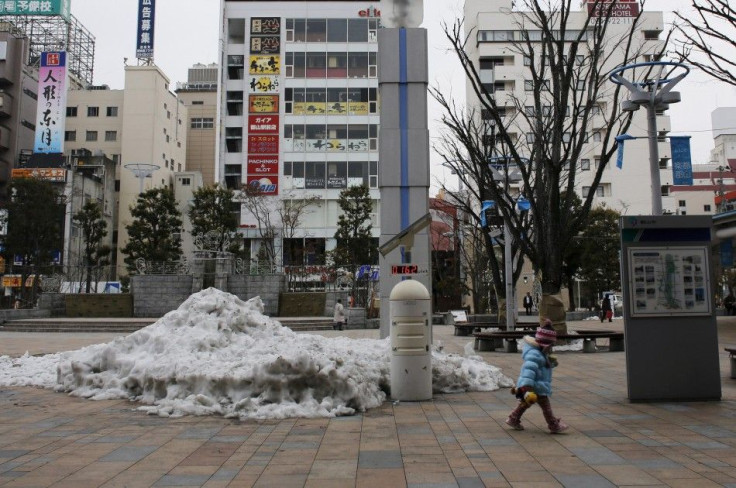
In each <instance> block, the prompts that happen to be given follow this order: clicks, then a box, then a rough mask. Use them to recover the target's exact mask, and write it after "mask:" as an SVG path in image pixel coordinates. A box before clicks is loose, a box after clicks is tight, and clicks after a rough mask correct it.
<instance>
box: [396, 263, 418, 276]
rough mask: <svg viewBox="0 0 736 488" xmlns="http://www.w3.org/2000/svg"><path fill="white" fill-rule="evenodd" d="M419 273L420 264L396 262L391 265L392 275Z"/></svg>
mask: <svg viewBox="0 0 736 488" xmlns="http://www.w3.org/2000/svg"><path fill="white" fill-rule="evenodd" d="M417 273H419V266H417V265H416V264H394V265H392V266H391V274H392V275H408V274H417Z"/></svg>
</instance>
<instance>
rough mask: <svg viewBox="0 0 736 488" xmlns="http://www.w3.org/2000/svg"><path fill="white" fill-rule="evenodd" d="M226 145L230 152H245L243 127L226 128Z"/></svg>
mask: <svg viewBox="0 0 736 488" xmlns="http://www.w3.org/2000/svg"><path fill="white" fill-rule="evenodd" d="M225 147H226V148H227V152H229V153H239V152H243V128H242V127H226V128H225Z"/></svg>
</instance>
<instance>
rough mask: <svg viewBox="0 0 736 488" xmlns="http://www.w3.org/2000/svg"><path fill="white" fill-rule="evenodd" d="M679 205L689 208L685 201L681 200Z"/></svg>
mask: <svg viewBox="0 0 736 488" xmlns="http://www.w3.org/2000/svg"><path fill="white" fill-rule="evenodd" d="M677 205H678V206H679V207H687V202H686V201H685V200H679V201H678V202H677Z"/></svg>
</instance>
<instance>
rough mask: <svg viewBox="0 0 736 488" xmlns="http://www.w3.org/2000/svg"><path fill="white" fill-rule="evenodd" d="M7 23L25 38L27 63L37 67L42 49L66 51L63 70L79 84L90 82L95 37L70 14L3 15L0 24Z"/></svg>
mask: <svg viewBox="0 0 736 488" xmlns="http://www.w3.org/2000/svg"><path fill="white" fill-rule="evenodd" d="M2 24H10V25H13V26H15V27H16V28H17V30H18V31H20V32H22V33H24V34H25V35H26V36H27V37H28V39H29V45H30V48H29V52H28V65H29V66H36V67H38V66H39V62H40V59H41V53H42V52H53V51H66V52H67V70H68V72H69V74H70V75H71V76H73V77H74V78H76V81H77V82H78V83H79V84H80V85H81V86H83V87H87V86H90V85H92V81H93V75H94V63H95V37H94V36H93V35H92V34H91V33H90V32H89V31H88V30H87V29H86V28H85V27H84V26H83V25H82V24H81V23H80V22H79V21H78V20H77V18H76V17H74V16H73V15H70V16H69V19H65V18H64V17H62V16H60V15H54V16H33V15H3V16H0V25H2Z"/></svg>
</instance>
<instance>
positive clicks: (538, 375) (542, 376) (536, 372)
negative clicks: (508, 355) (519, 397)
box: [516, 337, 552, 396]
mask: <svg viewBox="0 0 736 488" xmlns="http://www.w3.org/2000/svg"><path fill="white" fill-rule="evenodd" d="M521 358H522V359H523V360H524V364H522V365H521V371H520V372H519V380H518V381H517V382H516V388H521V387H524V386H526V387H529V388H531V389H532V390H534V392H535V393H536V394H537V395H540V396H550V395H552V366H551V365H550V362H549V361H548V360H547V356H546V355H545V354H544V353H543V352H542V351H541V349H540V348H539V345H538V344H537V342H536V341H535V340H534V339H533V338H531V337H525V338H524V342H523V346H522V352H521Z"/></svg>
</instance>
